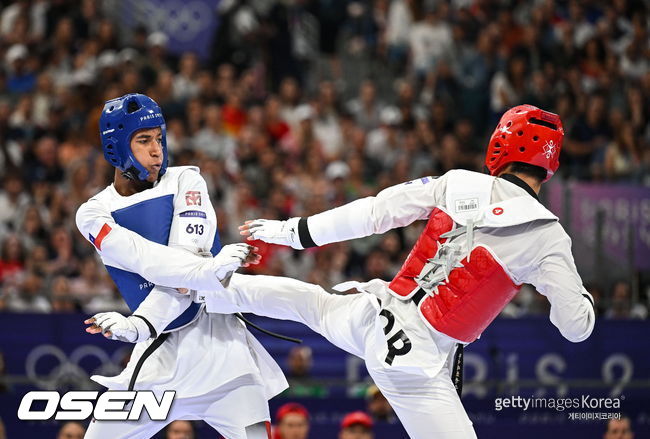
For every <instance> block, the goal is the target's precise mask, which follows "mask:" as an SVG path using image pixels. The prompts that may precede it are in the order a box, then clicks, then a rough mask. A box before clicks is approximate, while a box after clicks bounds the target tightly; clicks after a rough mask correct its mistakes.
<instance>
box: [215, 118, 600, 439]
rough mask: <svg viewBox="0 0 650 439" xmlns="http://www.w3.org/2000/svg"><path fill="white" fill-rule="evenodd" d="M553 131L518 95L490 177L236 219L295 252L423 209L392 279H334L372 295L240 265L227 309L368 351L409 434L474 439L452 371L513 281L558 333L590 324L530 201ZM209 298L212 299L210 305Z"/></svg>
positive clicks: (493, 141) (543, 176)
mask: <svg viewBox="0 0 650 439" xmlns="http://www.w3.org/2000/svg"><path fill="white" fill-rule="evenodd" d="M563 137H564V131H563V128H562V122H561V121H560V118H559V117H558V116H557V115H556V114H553V113H549V112H547V111H544V110H541V109H539V108H536V107H533V106H531V105H520V106H518V107H514V108H512V109H510V110H508V111H507V112H506V113H505V114H504V115H503V117H502V118H501V120H500V121H499V124H498V125H497V127H496V129H495V130H494V133H493V134H492V137H491V138H490V143H489V145H488V149H487V154H486V157H485V165H486V166H487V168H488V170H489V173H490V175H485V174H480V173H477V172H471V171H463V170H453V171H449V172H447V173H446V174H445V175H443V176H441V177H439V178H433V177H425V178H420V179H417V180H414V181H409V182H407V183H404V184H401V185H397V186H393V187H389V188H387V189H385V190H383V191H381V192H380V193H379V194H378V195H377V196H376V197H368V198H364V199H361V200H357V201H353V202H352V203H349V204H347V205H345V206H342V207H339V208H336V209H333V210H329V211H326V212H323V213H320V214H317V215H314V216H311V217H309V218H292V219H289V220H287V221H268V220H255V221H249V222H247V224H245V225H244V226H242V227H241V229H242V234H244V235H249V238H248V239H261V240H263V241H266V242H269V243H275V244H284V245H289V246H291V247H293V248H295V249H303V248H306V247H313V246H321V245H325V244H329V243H331V242H338V241H345V240H349V239H354V238H361V237H364V236H368V235H372V234H375V233H384V232H386V231H388V230H390V229H392V228H395V227H404V226H407V225H409V224H411V223H412V222H414V221H416V220H427V224H426V226H425V228H424V231H423V232H422V234H421V236H420V238H419V239H418V241H417V242H416V244H415V246H414V247H413V249H412V250H411V252H410V254H409V256H408V258H407V259H406V261H405V262H404V265H403V266H402V268H401V269H400V271H399V272H398V273H397V275H396V276H395V278H394V279H393V280H392V281H391V282H385V281H383V280H379V279H374V280H371V281H369V282H367V283H364V284H360V283H357V282H346V283H344V284H341V285H337V286H336V287H334V288H335V289H336V290H339V291H345V290H348V289H351V288H356V289H358V290H360V291H363V292H366V293H369V294H353V295H345V296H340V295H332V294H328V293H327V292H325V291H324V290H323V289H322V288H320V287H317V286H314V285H310V284H306V283H303V282H299V281H296V280H289V279H284V278H274V277H268V276H243V275H237V274H236V275H234V276H233V278H232V280H231V283H230V290H232V291H234V292H235V294H236V298H235V299H234V300H233V301H235V302H236V303H238V305H239V307H238V308H237V309H239V310H242V309H245V310H247V311H251V312H255V313H257V314H262V315H267V316H271V317H277V318H283V319H293V320H297V321H300V322H302V323H305V324H306V325H308V326H309V327H311V328H312V329H314V330H315V331H317V332H320V333H321V334H323V335H324V336H325V337H326V338H328V339H329V340H330V341H331V342H332V343H334V344H335V345H337V346H339V347H341V348H342V349H345V350H346V351H348V352H350V353H352V354H355V355H357V356H359V357H361V358H364V359H365V360H366V365H367V367H368V371H369V372H370V375H371V376H372V378H373V379H374V380H375V383H376V384H377V386H378V387H379V388H380V389H381V392H382V393H383V394H384V395H385V396H386V398H387V399H388V401H389V402H390V403H391V405H392V407H393V409H394V410H395V412H396V413H397V415H398V416H399V418H400V419H401V421H402V423H403V424H404V427H405V428H406V431H407V432H408V433H409V435H410V437H412V438H431V437H435V438H442V439H447V438H459V439H460V438H462V439H466V438H472V437H476V435H475V433H474V430H473V428H472V423H471V421H470V420H469V418H468V417H467V414H466V413H465V410H464V409H463V406H462V404H461V402H460V398H459V396H458V394H457V392H456V390H458V387H459V381H460V380H459V379H458V378H460V376H459V374H460V373H461V371H462V368H458V367H454V366H458V365H459V361H461V359H462V346H464V345H466V344H468V343H471V342H473V341H474V340H476V339H477V338H478V337H479V335H480V334H481V332H483V330H484V329H485V328H486V327H487V325H489V324H490V322H492V320H494V318H495V317H496V316H497V315H498V314H499V312H501V310H502V309H503V308H504V307H505V305H506V304H507V303H508V302H509V301H510V300H511V299H512V298H513V297H514V296H515V294H516V293H517V291H519V288H520V287H521V285H522V284H523V283H530V284H533V285H534V286H535V288H536V289H537V291H539V292H540V293H541V294H543V295H545V296H546V297H547V298H548V300H549V302H550V303H551V313H550V318H551V322H552V323H553V324H554V325H555V326H557V327H558V329H559V330H560V332H561V333H562V335H563V336H564V337H566V338H567V339H569V340H571V341H573V342H579V341H582V340H584V339H586V338H587V337H589V335H590V334H591V331H592V329H593V327H594V319H595V317H594V310H593V298H592V297H591V296H590V294H589V293H588V292H587V291H586V290H585V289H584V287H583V286H582V281H581V279H580V276H579V275H578V272H577V271H576V268H575V264H574V262H573V257H572V255H571V241H570V239H569V237H568V236H567V234H566V232H565V231H564V229H563V228H562V226H560V224H559V222H558V220H557V217H555V215H553V214H552V213H551V212H549V211H548V210H547V209H546V208H545V207H544V206H542V204H540V203H539V201H538V198H537V194H538V193H539V190H540V187H541V185H542V183H543V182H545V181H547V180H548V179H549V178H551V176H553V174H554V173H555V171H557V168H558V166H559V160H558V157H559V155H560V148H561V147H562V139H563ZM208 297H210V296H208ZM217 303H218V302H217V301H215V304H214V305H211V304H210V301H208V309H210V308H211V307H212V306H217ZM455 347H460V348H461V349H455ZM454 369H455V370H454ZM452 375H454V376H452ZM450 378H451V379H450ZM454 384H456V389H455V388H454Z"/></svg>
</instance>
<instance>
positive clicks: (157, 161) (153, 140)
mask: <svg viewBox="0 0 650 439" xmlns="http://www.w3.org/2000/svg"><path fill="white" fill-rule="evenodd" d="M131 152H133V157H135V159H136V160H137V161H138V162H139V163H140V164H141V165H142V166H144V167H145V169H146V170H147V171H149V177H148V178H147V181H148V182H150V183H153V182H154V181H156V180H158V174H159V173H160V168H161V167H162V163H163V149H162V129H160V128H145V129H142V130H138V131H136V132H135V134H133V137H131Z"/></svg>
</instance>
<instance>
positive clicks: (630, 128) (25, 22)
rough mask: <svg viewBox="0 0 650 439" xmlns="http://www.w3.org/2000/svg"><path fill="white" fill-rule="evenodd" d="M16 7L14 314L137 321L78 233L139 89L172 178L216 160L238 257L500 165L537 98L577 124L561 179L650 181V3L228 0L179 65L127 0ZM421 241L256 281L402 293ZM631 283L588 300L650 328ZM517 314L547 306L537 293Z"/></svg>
mask: <svg viewBox="0 0 650 439" xmlns="http://www.w3.org/2000/svg"><path fill="white" fill-rule="evenodd" d="M215 3H216V2H215ZM1 4H2V9H1V11H0V175H1V176H2V178H1V181H2V187H1V189H0V247H1V251H0V310H4V311H15V312H78V311H80V310H82V311H84V312H87V313H92V312H96V311H98V310H107V309H111V310H121V311H124V312H127V309H126V307H125V305H124V303H123V301H122V300H121V298H120V296H119V293H118V292H117V291H116V289H115V287H114V285H113V284H112V282H111V281H110V279H109V278H108V276H107V274H106V270H105V269H104V268H103V267H102V265H101V263H100V262H98V259H97V257H96V255H95V251H94V249H93V248H92V246H90V245H89V244H88V242H87V241H86V240H85V239H84V238H83V237H82V236H80V234H79V233H78V231H77V230H76V227H75V225H74V214H75V211H76V209H77V207H78V206H79V205H80V204H81V203H82V202H84V201H86V200H87V199H88V198H90V197H91V196H92V195H94V194H95V193H97V192H99V191H100V190H102V189H103V188H104V187H105V186H106V185H108V184H110V182H111V181H112V178H113V168H112V167H110V166H109V165H108V164H107V163H106V162H105V161H104V158H103V156H102V151H101V147H100V144H99V136H98V120H99V115H100V112H101V109H102V106H103V102H104V101H106V100H108V99H112V98H115V97H117V96H120V95H122V94H125V93H131V92H140V93H145V94H148V95H149V96H151V97H153V98H154V99H155V100H156V101H157V102H158V103H159V104H160V106H161V107H162V109H163V112H164V115H165V117H166V120H167V136H168V137H167V143H168V146H169V152H170V157H171V164H172V165H198V166H200V168H201V170H202V174H203V176H204V177H205V179H206V180H207V181H208V187H209V189H210V192H211V195H212V197H213V200H212V201H213V204H214V206H215V208H216V209H217V213H218V218H219V231H220V234H221V239H222V242H224V243H229V242H234V241H239V240H240V237H239V235H238V232H237V226H238V225H239V224H241V223H242V222H243V221H245V220H247V219H254V218H259V217H264V218H271V219H283V218H287V217H292V216H298V215H301V216H304V215H310V214H314V213H317V212H319V211H322V210H326V209H329V208H332V207H335V206H338V205H341V204H344V203H346V202H349V201H352V200H354V199H357V198H359V197H364V196H368V195H374V194H376V193H377V192H378V191H380V190H381V189H383V188H385V187H387V186H390V185H393V184H397V183H401V182H404V181H407V180H411V179H414V178H418V177H421V176H425V175H439V174H442V173H444V172H446V171H448V170H450V169H454V168H466V169H472V170H477V171H481V170H482V169H483V154H484V148H485V146H486V144H487V139H488V137H489V135H490V133H491V130H492V129H493V127H494V126H495V124H496V122H497V120H498V118H499V117H500V115H501V114H502V113H503V112H504V111H505V110H506V109H508V108H509V107H511V106H514V105H517V104H522V103H528V104H533V105H537V106H540V107H542V108H544V109H546V110H550V111H554V112H557V113H559V114H560V116H561V118H562V121H563V123H564V130H565V133H566V137H565V142H564V148H563V151H562V156H561V163H562V164H561V167H560V172H559V175H558V176H557V177H555V178H556V179H563V180H576V181H592V182H623V183H630V184H636V185H645V186H650V173H649V172H648V171H649V169H650V147H649V146H650V35H649V33H648V28H649V18H648V17H649V15H648V14H649V11H648V8H647V5H645V4H644V2H643V1H634V0H613V1H596V0H570V1H560V0H557V1H554V0H526V1H524V0H510V1H508V0H451V1H443V0H437V1H436V0H431V1H416V0H375V1H371V0H366V1H352V0H284V1H274V0H264V1H262V0H239V1H234V0H222V1H221V2H218V6H216V7H215V8H214V10H212V11H211V12H212V13H213V14H215V15H216V16H217V19H218V23H219V25H218V28H217V29H216V32H215V33H214V35H213V37H212V39H213V43H212V45H211V48H210V51H209V53H208V54H207V56H203V57H199V56H198V55H197V54H196V53H194V52H183V53H174V52H173V51H171V50H169V47H168V45H169V40H170V37H169V35H167V34H165V33H163V32H160V31H159V30H158V29H154V28H152V26H151V23H149V22H147V21H146V20H145V21H143V22H141V23H137V22H136V23H133V24H132V25H131V24H129V25H128V26H127V25H125V23H124V20H123V19H122V18H121V16H120V15H119V13H117V12H116V10H117V7H116V1H115V0H104V1H96V0H84V1H71V0H19V1H3V2H1ZM421 228H422V224H415V225H412V226H410V227H407V228H405V229H402V230H398V231H393V232H390V233H387V234H385V235H383V236H376V237H370V238H367V239H363V240H357V241H353V242H349V243H342V244H335V245H330V246H327V247H324V248H320V249H315V250H309V251H304V252H295V251H292V250H290V249H289V250H287V249H284V248H278V247H275V246H266V245H264V246H262V252H263V253H264V256H265V258H264V260H263V263H262V265H261V266H260V267H258V268H256V272H258V273H269V274H277V275H286V276H290V277H296V278H300V279H303V280H308V281H310V282H315V283H318V284H321V285H323V286H326V287H327V286H331V285H333V284H335V283H338V282H340V281H344V280H349V279H371V278H375V277H378V278H384V279H390V278H392V276H393V275H394V273H396V271H397V269H398V268H399V266H400V265H401V262H402V261H403V260H404V258H405V255H406V254H407V253H408V251H409V250H410V248H411V246H412V244H413V243H414V242H415V240H416V239H417V237H418V235H419V232H420V230H421ZM580 257H581V255H577V258H580ZM587 281H589V279H587ZM644 287H646V286H645V285H644ZM630 288H631V285H630V281H629V279H623V280H618V281H616V282H610V283H606V284H590V285H589V289H590V290H591V291H592V292H594V294H595V295H596V297H597V299H598V304H597V307H598V310H597V311H598V313H599V314H600V316H604V317H605V318H621V319H628V318H646V317H647V290H646V289H645V288H644V289H642V294H641V295H640V297H639V299H638V300H633V299H632V295H631V293H630ZM504 313H505V315H508V316H511V317H520V316H525V315H531V314H544V315H546V314H547V313H548V305H547V303H546V300H545V299H544V298H543V296H541V295H539V294H536V293H535V292H534V290H532V289H528V290H525V291H522V293H521V294H520V295H519V296H518V298H517V299H516V300H515V302H514V303H513V304H512V305H511V306H510V307H509V308H507V309H506V311H505V312H504Z"/></svg>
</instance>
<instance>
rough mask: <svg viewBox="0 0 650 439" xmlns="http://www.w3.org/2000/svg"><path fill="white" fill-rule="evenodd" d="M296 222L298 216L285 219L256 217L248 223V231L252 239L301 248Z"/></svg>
mask: <svg viewBox="0 0 650 439" xmlns="http://www.w3.org/2000/svg"><path fill="white" fill-rule="evenodd" d="M298 222H300V217H295V218H291V219H288V220H286V221H276V220H265V219H256V220H253V221H251V223H250V224H249V225H248V231H249V232H250V234H251V236H252V237H253V238H254V239H259V240H260V241H264V242H268V243H269V244H280V245H286V246H289V247H292V248H295V249H296V250H303V249H304V247H303V246H302V244H301V243H300V236H299V235H298Z"/></svg>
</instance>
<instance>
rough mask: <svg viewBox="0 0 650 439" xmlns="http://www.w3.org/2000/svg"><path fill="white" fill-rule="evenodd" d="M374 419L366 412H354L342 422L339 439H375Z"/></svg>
mask: <svg viewBox="0 0 650 439" xmlns="http://www.w3.org/2000/svg"><path fill="white" fill-rule="evenodd" d="M372 425H373V422H372V418H371V417H370V416H368V414H366V413H364V412H352V413H348V414H347V415H345V417H344V418H343V421H341V431H340V432H339V439H373V438H374V437H375V435H374V434H373V432H372Z"/></svg>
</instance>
